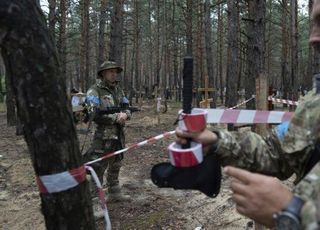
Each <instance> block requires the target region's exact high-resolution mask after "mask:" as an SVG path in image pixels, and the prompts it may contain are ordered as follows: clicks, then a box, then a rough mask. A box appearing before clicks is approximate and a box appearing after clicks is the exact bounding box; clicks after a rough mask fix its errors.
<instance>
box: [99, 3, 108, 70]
mask: <svg viewBox="0 0 320 230" xmlns="http://www.w3.org/2000/svg"><path fill="white" fill-rule="evenodd" d="M107 3H108V0H101V6H100V17H99V36H98V46H99V48H98V66H100V65H101V64H102V63H103V61H104V60H105V59H106V57H105V42H104V31H105V26H106V20H107Z"/></svg>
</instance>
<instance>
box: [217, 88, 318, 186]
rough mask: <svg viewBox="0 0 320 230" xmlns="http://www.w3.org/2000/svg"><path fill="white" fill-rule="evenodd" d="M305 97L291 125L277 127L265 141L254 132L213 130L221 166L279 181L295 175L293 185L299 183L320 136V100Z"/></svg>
mask: <svg viewBox="0 0 320 230" xmlns="http://www.w3.org/2000/svg"><path fill="white" fill-rule="evenodd" d="M306 97H307V98H306V99H305V101H303V102H301V103H300V105H299V106H298V108H297V109H296V111H295V113H294V116H293V118H292V119H291V121H290V123H288V124H282V125H280V126H279V127H276V128H275V129H273V130H271V131H270V132H269V134H268V135H267V136H266V137H261V136H259V135H258V134H255V133H253V132H242V133H239V132H228V131H224V130H214V131H215V132H216V133H217V134H218V136H219V141H218V147H217V150H216V152H217V154H218V156H219V159H220V160H221V162H222V165H234V166H237V167H240V168H245V169H248V170H250V171H254V172H259V173H263V174H266V175H272V176H276V177H278V178H279V179H282V180H283V179H287V178H288V177H290V176H291V175H292V174H293V173H295V174H296V182H298V181H300V180H301V179H302V178H303V177H304V175H305V172H306V165H307V163H308V161H309V159H310V156H311V154H312V152H313V151H314V149H315V143H316V141H317V140H319V134H320V132H319V122H320V117H319V114H320V112H319V104H320V97H319V96H318V95H315V93H311V94H310V95H308V96H306Z"/></svg>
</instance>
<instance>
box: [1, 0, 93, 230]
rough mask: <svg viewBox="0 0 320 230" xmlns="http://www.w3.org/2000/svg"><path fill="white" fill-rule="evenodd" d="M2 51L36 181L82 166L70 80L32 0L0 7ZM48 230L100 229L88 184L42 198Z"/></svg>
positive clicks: (8, 2) (6, 2) (16, 0)
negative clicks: (64, 75)
mask: <svg viewBox="0 0 320 230" xmlns="http://www.w3.org/2000/svg"><path fill="white" fill-rule="evenodd" d="M0 31H1V32H0V37H1V40H0V46H1V47H2V56H3V58H4V60H5V65H6V69H7V72H8V74H9V75H8V76H10V79H11V82H12V84H11V87H12V89H13V92H14V94H15V97H16V98H17V111H18V116H19V118H20V120H21V122H22V123H23V124H24V136H25V140H26V142H27V145H28V149H29V152H30V156H31V160H32V165H33V167H34V170H35V174H36V175H37V176H43V175H51V174H55V173H62V172H66V171H69V170H71V169H75V168H78V167H80V166H81V165H82V159H81V154H80V150H79V143H78V139H77V136H76V129H75V126H74V124H73V119H72V111H71V106H70V103H69V101H68V99H67V95H66V88H65V81H64V79H63V78H62V75H61V72H60V70H59V62H58V59H57V54H56V51H55V50H56V49H55V47H54V45H53V44H52V41H51V39H50V38H49V33H48V30H47V28H46V24H45V20H44V17H43V15H42V11H41V9H40V8H39V7H37V6H36V4H35V3H34V1H32V0H25V1H21V0H2V1H1V2H0ZM40 196H41V210H42V213H43V214H44V217H45V222H46V228H47V229H55V230H56V229H95V224H94V219H93V213H92V208H91V201H90V198H89V186H88V183H87V182H84V183H80V184H79V185H77V186H75V187H73V188H71V189H69V190H66V191H62V192H57V193H41V194H40Z"/></svg>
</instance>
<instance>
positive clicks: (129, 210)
mask: <svg viewBox="0 0 320 230" xmlns="http://www.w3.org/2000/svg"><path fill="white" fill-rule="evenodd" d="M154 110H155V108H154V106H151V105H150V103H149V104H148V103H144V104H143V106H142V111H141V112H138V113H134V114H133V116H132V119H131V120H130V121H129V122H128V124H127V128H126V141H127V144H128V145H130V144H134V143H137V142H140V141H143V140H145V139H148V138H150V137H154V136H157V135H159V134H162V133H164V132H167V131H171V130H174V129H175V125H173V123H174V121H175V119H176V117H177V112H178V110H179V106H178V104H175V103H170V104H169V106H168V112H167V113H163V114H161V115H160V119H159V121H160V122H158V119H157V117H156V115H155V112H154ZM0 129H1V132H0V149H1V152H0V229H3V230H21V229H23V230H29V229H30V230H31V229H32V230H43V229H45V223H44V218H43V216H42V214H41V211H40V199H39V194H38V189H37V186H36V183H35V176H34V171H33V168H32V166H31V162H30V156H29V154H28V149H27V145H26V143H25V141H24V139H23V136H16V135H15V128H14V127H7V124H6V113H5V112H0ZM77 130H79V132H78V136H79V140H80V147H81V146H82V144H83V141H84V139H85V134H83V133H85V132H83V131H85V130H86V125H84V124H82V125H78V126H77ZM91 139H92V132H90V133H89V135H88V137H87V141H86V145H85V146H86V147H88V145H89V144H90V140H91ZM173 141H174V136H172V137H170V138H168V139H161V140H159V141H157V142H155V143H153V144H150V145H146V146H143V147H140V148H138V149H135V150H133V151H131V152H128V153H125V154H124V160H123V167H122V169H121V174H120V181H121V182H120V183H121V185H122V188H123V192H124V193H125V194H127V195H130V196H131V199H132V201H131V202H115V203H108V204H107V205H108V210H109V215H110V219H111V224H112V227H113V229H139V230H140V229H166V230H169V229H172V230H176V229H186V230H189V229H191V230H195V229H197V230H199V229H206V230H210V229H252V228H253V222H252V221H251V220H250V219H247V218H244V217H243V216H241V215H239V214H238V213H237V212H236V210H235V205H234V203H233V201H232V199H231V191H230V189H229V184H230V181H229V179H228V178H227V177H225V176H223V181H222V187H221V190H220V194H219V195H218V196H217V197H216V198H209V197H206V196H205V195H203V194H202V193H200V192H198V191H186V190H173V189H159V188H157V187H156V186H155V185H154V184H153V183H152V182H151V180H150V170H151V168H152V166H153V165H155V164H157V163H160V162H165V161H168V160H169V158H168V153H167V146H168V145H169V144H170V143H171V142H173ZM86 147H85V148H86ZM97 226H98V229H104V223H103V222H102V221H98V222H97Z"/></svg>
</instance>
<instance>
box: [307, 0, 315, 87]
mask: <svg viewBox="0 0 320 230" xmlns="http://www.w3.org/2000/svg"><path fill="white" fill-rule="evenodd" d="M312 5H313V0H309V4H308V9H309V33H311V30H312V22H311V12H312ZM308 50H309V52H308V54H309V55H308V70H307V76H306V81H305V87H306V88H307V89H311V88H312V78H313V74H314V72H313V69H312V67H313V48H312V45H311V44H310V43H309V47H308Z"/></svg>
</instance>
